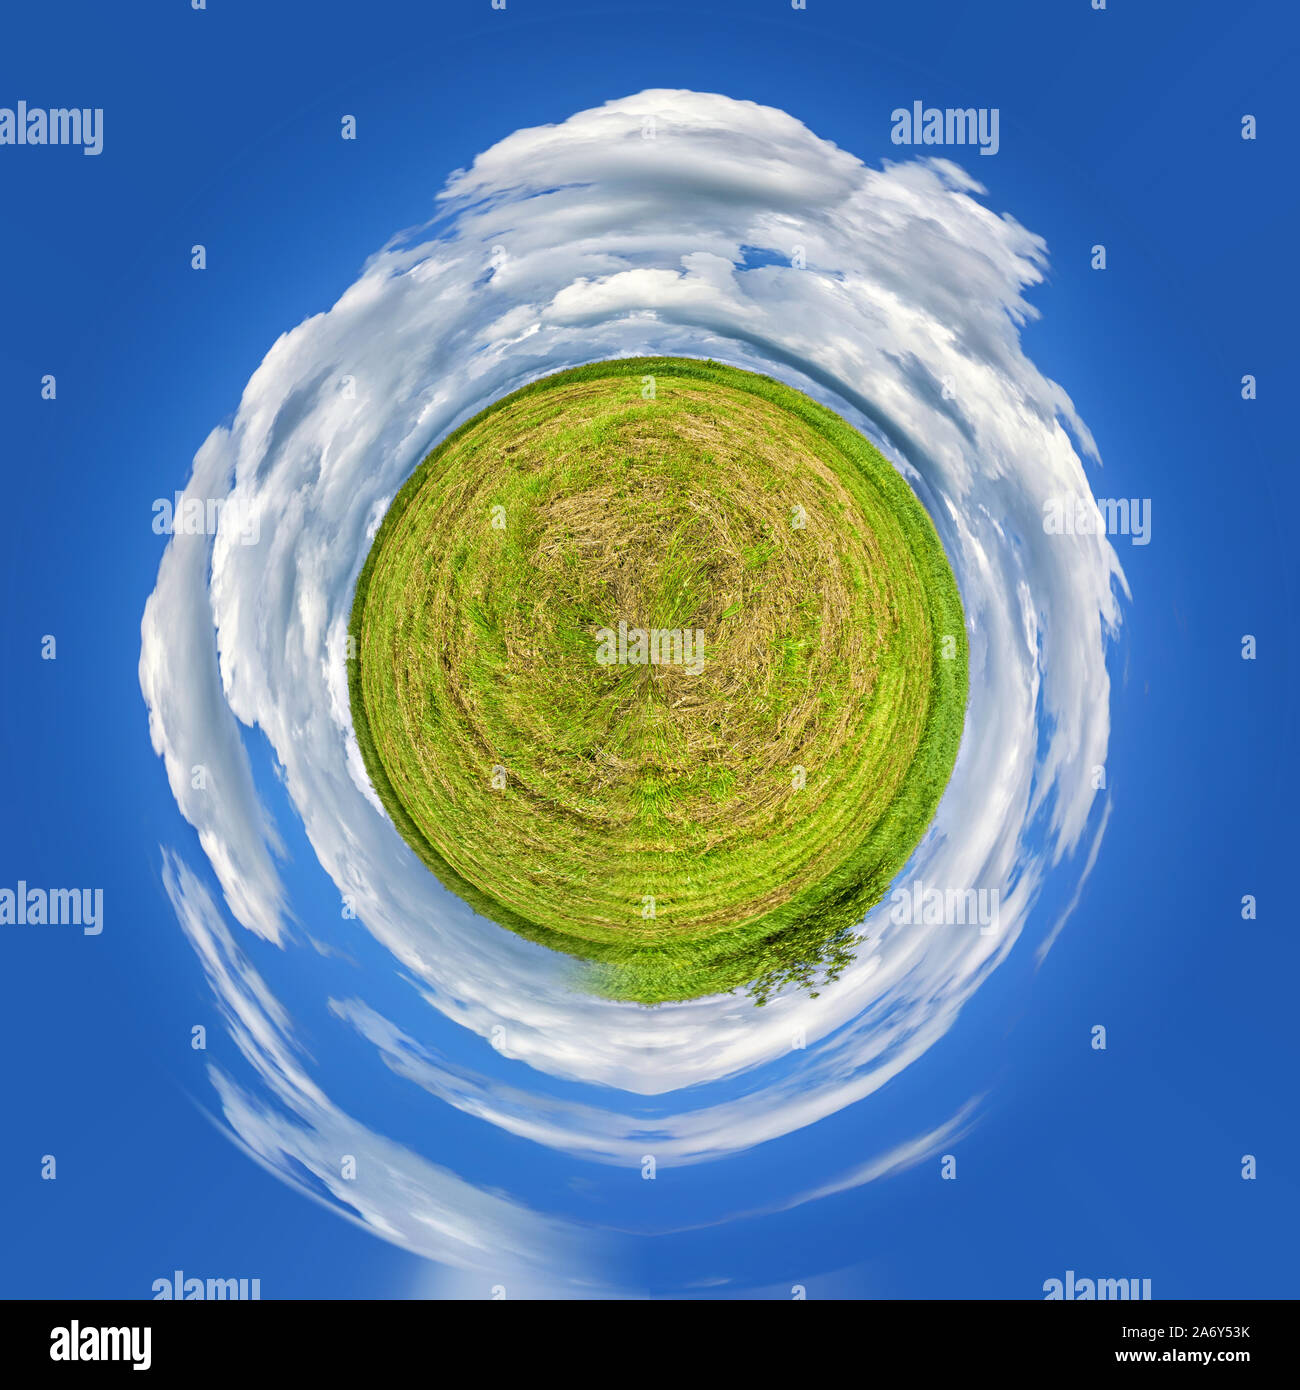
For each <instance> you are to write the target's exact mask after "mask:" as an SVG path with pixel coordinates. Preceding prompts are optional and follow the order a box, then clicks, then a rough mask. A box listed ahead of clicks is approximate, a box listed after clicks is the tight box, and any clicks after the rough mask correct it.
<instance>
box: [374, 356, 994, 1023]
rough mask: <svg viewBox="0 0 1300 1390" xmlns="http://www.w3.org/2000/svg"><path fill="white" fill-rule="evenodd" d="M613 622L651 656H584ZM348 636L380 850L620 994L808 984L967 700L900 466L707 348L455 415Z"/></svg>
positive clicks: (935, 797) (901, 858) (932, 545)
mask: <svg viewBox="0 0 1300 1390" xmlns="http://www.w3.org/2000/svg"><path fill="white" fill-rule="evenodd" d="M620 622H621V623H623V624H624V625H625V630H627V631H629V632H630V634H631V638H630V645H631V647H632V652H631V655H632V657H633V658H635V657H636V656H637V655H638V654H639V653H638V651H637V648H636V638H635V634H636V633H637V631H638V630H640V631H647V632H649V631H656V632H662V633H667V634H670V635H669V636H668V637H666V638H664V639H662V648H661V650H659V651H657V652H656V654H657V655H662V656H663V657H664V661H663V662H661V663H660V664H655V663H653V662H650V661H647V662H646V663H644V664H632V663H631V662H629V663H628V664H621V663H620V662H619V661H618V660H613V661H612V662H610V663H609V664H605V661H606V659H607V658H609V657H610V656H611V655H612V654H613V651H614V646H615V644H614V642H613V639H612V637H611V634H612V633H615V632H617V631H618V629H619V624H620ZM351 631H352V635H353V637H354V639H355V652H356V657H355V659H354V661H353V662H352V663H351V668H350V677H351V703H352V717H353V723H354V727H355V729H356V734H357V739H358V742H359V744H360V747H361V751H362V755H363V757H364V759H365V763H366V767H367V770H368V771H369V773H370V776H371V779H372V781H373V783H374V786H375V789H376V791H377V792H378V794H379V796H380V799H381V800H382V802H383V804H384V806H385V807H386V808H387V810H388V812H389V814H390V815H391V816H392V818H393V821H394V823H395V824H396V826H397V828H398V829H399V830H400V831H401V833H402V835H403V836H404V837H405V838H406V840H407V841H408V843H409V844H410V845H411V846H412V847H413V848H414V849H415V851H416V853H417V854H419V855H420V857H421V859H422V860H423V861H424V862H425V863H426V864H427V865H428V866H429V868H430V869H431V870H432V871H433V872H434V873H435V874H437V876H438V877H439V879H441V880H442V882H443V883H444V884H446V886H447V887H448V888H450V889H451V890H452V891H453V892H455V893H457V894H459V895H460V896H461V897H462V898H464V899H465V900H466V901H467V902H468V903H470V904H471V905H472V906H473V907H474V908H475V909H476V910H477V911H478V912H480V913H482V914H483V915H484V916H485V917H488V918H491V919H492V920H493V921H495V922H497V923H499V924H501V925H502V926H505V927H508V928H510V929H511V930H514V931H516V932H519V933H520V934H521V935H524V936H526V937H529V938H530V939H532V940H535V941H538V942H541V943H543V944H545V945H547V946H550V947H553V948H555V949H558V950H561V951H565V952H568V953H569V954H571V955H574V956H578V957H580V958H582V959H584V960H587V961H589V962H591V963H592V966H593V971H592V975H591V987H592V988H593V989H595V990H597V991H599V992H602V993H605V994H608V995H611V996H614V997H618V998H624V999H633V1000H637V1001H639V1002H642V1003H647V1004H652V1003H658V1002H663V1001H666V1000H672V999H686V998H692V997H697V996H699V995H703V994H711V993H719V992H725V991H728V990H732V989H736V988H740V987H744V986H748V987H749V988H750V991H751V993H754V994H755V995H756V997H758V998H759V999H760V1000H761V999H763V998H765V997H766V996H767V994H768V993H769V992H770V991H771V990H772V989H773V988H776V987H779V986H780V985H782V984H784V983H787V982H789V981H791V980H794V981H799V982H802V983H805V984H813V983H814V982H815V981H816V980H817V979H818V978H820V977H823V976H825V974H826V973H827V972H830V973H832V974H833V973H834V971H835V970H836V969H837V968H838V966H839V965H840V964H842V962H843V960H844V959H845V958H846V953H847V951H848V949H849V947H850V946H851V944H852V941H853V929H854V927H855V925H856V924H857V923H858V922H860V921H861V919H862V917H863V915H864V913H865V912H866V910H867V909H868V908H869V907H870V906H872V905H873V904H874V903H875V902H876V901H878V900H879V899H880V897H881V896H882V895H883V893H884V892H885V890H886V888H887V887H888V885H889V883H890V881H891V879H892V878H893V877H894V876H895V874H897V872H898V871H899V869H901V868H902V866H903V864H904V862H905V860H906V859H907V857H908V856H909V855H910V853H911V851H912V849H913V848H914V847H915V845H916V843H917V841H918V840H919V838H920V837H921V835H922V834H923V832H924V831H925V829H926V827H927V825H928V824H929V822H930V820H931V818H932V817H933V815H934V811H935V808H936V806H937V805H938V801H939V798H940V796H941V795H942V792H943V789H944V787H945V785H946V784H947V781H948V778H949V775H950V774H951V771H952V766H953V762H954V760H955V758H956V754H957V748H958V744H959V742H960V739H961V731H962V724H963V720H964V716H965V705H966V691H967V646H966V635H965V626H964V621H963V614H962V608H961V600H960V597H959V595H958V591H957V586H956V583H955V581H954V579H953V577H952V573H951V571H950V569H949V567H948V563H947V560H946V558H945V557H944V554H943V550H942V547H941V545H940V543H939V540H938V537H937V536H936V534H935V532H934V529H933V527H932V525H931V524H930V521H929V518H928V517H927V516H926V514H925V512H924V510H923V508H922V507H921V506H920V504H919V503H918V502H917V500H916V499H915V497H914V496H913V494H912V493H911V491H910V489H909V488H908V486H907V484H906V483H905V482H904V481H903V480H902V478H901V477H900V476H899V475H898V473H897V472H896V471H895V470H894V468H893V467H892V466H891V465H890V464H889V463H888V462H887V461H886V460H885V459H884V458H882V457H881V455H880V454H879V453H878V452H877V451H876V450H874V449H873V448H872V447H871V445H870V444H868V443H867V441H866V440H865V439H863V438H862V436H861V435H859V434H858V433H857V432H856V431H854V430H852V429H851V428H850V427H849V426H848V425H846V424H845V423H844V421H842V420H841V419H839V417H838V416H836V415H834V414H833V413H832V412H830V411H828V410H826V409H824V408H823V407H821V406H819V405H817V404H816V403H814V402H813V401H811V400H809V399H808V398H807V397H805V396H803V395H801V394H800V393H798V392H796V391H794V390H792V389H791V388H789V387H787V386H784V385H781V384H780V383H778V382H775V381H772V380H771V379H769V378H767V377H760V376H756V375H754V374H752V373H749V372H743V371H739V370H737V369H736V368H732V367H724V366H721V365H719V364H717V363H712V362H701V361H693V360H686V359H679V358H639V359H624V360H619V361H612V362H600V363H595V364H592V365H590V366H586V367H581V368H578V369H576V370H574V371H569V372H562V373H560V374H558V375H555V376H551V377H547V378H545V379H543V380H541V381H538V382H535V383H533V384H532V385H531V386H528V387H525V388H524V389H523V390H521V391H517V392H515V393H514V394H513V395H511V396H508V397H506V398H504V399H503V400H501V401H498V402H496V403H495V404H494V405H493V406H491V407H489V408H488V409H487V410H486V411H484V412H482V413H481V414H480V415H478V416H477V417H476V418H475V419H473V420H471V421H470V422H469V423H467V424H466V425H464V426H462V428H461V429H459V430H458V431H456V433H455V434H453V435H452V436H450V437H449V438H448V439H447V440H445V441H444V442H443V443H442V444H441V445H439V447H438V448H437V449H435V450H434V451H433V453H431V454H430V455H429V456H428V458H426V459H425V460H424V462H423V463H422V464H421V465H420V466H419V467H418V468H417V469H416V470H415V472H414V473H413V474H412V475H411V477H410V478H409V479H408V480H407V482H406V484H405V485H404V487H403V488H402V490H401V491H400V493H399V494H398V496H397V497H396V499H395V500H394V502H393V504H392V506H391V507H390V509H389V511H388V513H387V515H386V517H385V518H384V521H383V523H382V525H381V527H380V529H379V533H378V535H377V536H376V538H375V542H374V545H373V547H372V549H371V552H370V554H369V556H368V557H367V560H366V562H365V565H364V567H363V569H362V571H361V575H360V578H359V580H358V583H357V591H356V598H355V600H354V605H353V611H352V621H351ZM672 634H676V636H675V637H673V636H672ZM695 642H698V647H697V648H695V647H693V646H692V644H693V643H695ZM484 929H485V930H491V928H489V927H488V926H487V925H486V924H485V926H484Z"/></svg>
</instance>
